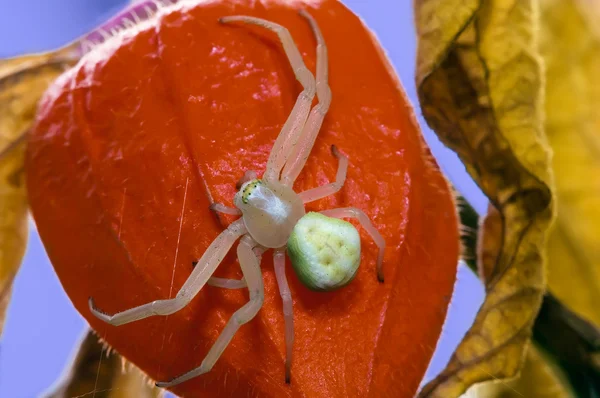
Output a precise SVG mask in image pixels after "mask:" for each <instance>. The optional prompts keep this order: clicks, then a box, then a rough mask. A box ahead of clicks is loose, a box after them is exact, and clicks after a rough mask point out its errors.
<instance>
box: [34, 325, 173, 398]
mask: <svg viewBox="0 0 600 398" xmlns="http://www.w3.org/2000/svg"><path fill="white" fill-rule="evenodd" d="M108 350H109V349H108V348H107V347H106V346H105V344H103V343H102V342H101V341H100V340H99V339H98V337H97V336H96V335H95V334H94V333H92V332H91V331H88V332H87V333H86V335H85V337H84V339H83V340H82V342H81V344H80V346H79V348H78V350H77V355H76V356H75V358H74V360H73V363H72V364H71V365H70V366H69V370H68V372H67V374H66V376H65V377H64V378H63V380H62V381H60V382H59V384H58V386H57V387H56V388H55V389H54V390H53V391H52V392H50V393H49V394H47V395H46V397H47V398H71V397H83V396H88V395H89V396H95V397H96V398H130V397H136V398H156V397H159V396H162V390H160V389H159V388H156V387H155V386H154V384H153V383H151V382H150V380H149V379H148V377H147V376H146V375H145V374H144V373H143V372H142V371H140V370H139V369H137V368H136V367H134V366H133V365H131V364H129V363H126V362H125V360H124V359H123V358H122V357H121V356H120V355H119V354H117V353H116V352H114V351H113V352H109V351H108Z"/></svg>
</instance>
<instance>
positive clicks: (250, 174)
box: [235, 170, 258, 190]
mask: <svg viewBox="0 0 600 398" xmlns="http://www.w3.org/2000/svg"><path fill="white" fill-rule="evenodd" d="M257 178H258V174H256V171H253V170H248V171H246V172H245V173H244V175H243V176H242V178H240V179H239V180H238V182H237V183H236V184H235V188H236V189H237V190H239V189H240V188H241V187H242V185H244V183H246V182H248V181H252V180H256V179H257Z"/></svg>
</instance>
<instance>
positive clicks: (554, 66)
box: [541, 0, 600, 327]
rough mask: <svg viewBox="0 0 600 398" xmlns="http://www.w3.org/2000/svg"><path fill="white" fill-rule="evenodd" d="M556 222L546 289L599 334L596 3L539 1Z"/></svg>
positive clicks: (599, 45)
mask: <svg viewBox="0 0 600 398" xmlns="http://www.w3.org/2000/svg"><path fill="white" fill-rule="evenodd" d="M541 5H542V7H541V11H542V13H541V16H542V26H541V28H542V29H541V51H542V55H543V57H544V59H545V63H546V71H547V84H546V132H547V134H548V139H549V140H550V144H551V146H552V149H553V151H554V158H553V165H554V170H555V173H556V186H557V203H558V214H557V222H556V223H555V225H554V228H553V230H552V232H551V235H550V241H549V244H548V250H549V260H548V266H549V270H548V271H549V272H548V286H549V288H550V290H551V291H552V293H553V294H554V295H555V296H557V297H558V298H559V299H560V300H561V301H562V302H563V303H564V304H566V305H567V306H568V307H570V308H571V309H572V310H573V311H575V312H576V313H578V314H579V315H581V316H582V317H584V318H586V319H588V320H589V321H591V322H593V323H594V324H595V325H596V326H597V327H600V113H599V110H600V30H599V28H598V27H599V26H600V13H599V12H598V11H599V9H600V2H592V1H587V0H586V1H575V0H543V1H541Z"/></svg>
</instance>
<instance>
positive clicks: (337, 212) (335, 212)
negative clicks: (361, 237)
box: [320, 207, 385, 282]
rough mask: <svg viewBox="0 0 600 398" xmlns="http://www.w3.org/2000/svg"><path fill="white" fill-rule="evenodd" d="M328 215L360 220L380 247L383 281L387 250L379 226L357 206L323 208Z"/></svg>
mask: <svg viewBox="0 0 600 398" xmlns="http://www.w3.org/2000/svg"><path fill="white" fill-rule="evenodd" d="M320 213H321V214H324V215H326V216H328V217H334V218H355V219H356V220H358V222H359V223H360V225H361V226H362V227H363V228H364V229H365V231H367V233H368V234H369V235H371V238H372V239H373V241H374V242H375V244H376V245H377V247H378V248H379V254H378V255H377V279H379V282H383V254H384V251H385V240H384V239H383V236H381V234H380V233H379V231H377V228H375V226H374V225H373V223H372V222H371V220H370V219H369V217H368V216H367V215H366V214H365V213H363V211H362V210H360V209H357V208H355V207H341V208H339V209H330V210H323V211H321V212H320Z"/></svg>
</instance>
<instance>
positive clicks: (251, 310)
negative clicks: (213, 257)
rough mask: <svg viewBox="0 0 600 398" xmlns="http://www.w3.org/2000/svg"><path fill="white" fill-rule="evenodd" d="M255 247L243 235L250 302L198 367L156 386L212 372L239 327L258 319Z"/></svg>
mask: <svg viewBox="0 0 600 398" xmlns="http://www.w3.org/2000/svg"><path fill="white" fill-rule="evenodd" d="M255 246H256V242H255V241H254V240H253V239H252V238H251V237H250V235H244V237H243V238H242V240H241V241H240V244H239V245H238V248H237V255H238V259H239V261H240V266H241V268H242V273H243V274H244V279H245V280H246V283H247V284H248V291H249V292H250V301H249V302H248V303H247V304H246V305H244V306H243V307H242V308H240V309H239V310H237V311H236V312H235V313H234V314H233V315H232V317H231V318H230V319H229V321H228V322H227V324H226V325H225V328H224V329H223V332H221V335H220V336H219V337H218V338H217V341H215V343H214V344H213V346H212V347H211V349H210V350H209V351H208V354H207V355H206V357H205V358H204V360H203V361H202V363H201V364H200V366H199V367H197V368H196V369H194V370H191V371H189V372H187V373H185V374H183V375H181V376H179V377H176V378H174V379H173V380H171V381H169V382H159V383H156V385H157V386H158V387H171V386H174V385H176V384H179V383H183V382H184V381H187V380H190V379H192V378H194V377H197V376H200V375H202V374H204V373H207V372H209V371H210V370H211V369H212V367H213V366H214V364H215V363H216V362H217V360H218V359H219V357H220V356H221V354H222V353H223V351H224V350H225V348H226V347H227V345H228V344H229V343H230V342H231V339H232V338H233V336H234V335H235V333H236V332H237V331H238V329H239V328H240V326H242V325H243V324H245V323H248V322H250V321H251V320H252V319H253V318H254V316H256V314H257V313H258V311H259V310H260V308H261V307H262V305H263V301H264V296H265V293H264V284H263V280H262V273H261V271H260V264H259V262H258V258H257V256H256V254H255V253H254V252H253V251H252V249H253V248H254V247H255Z"/></svg>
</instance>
